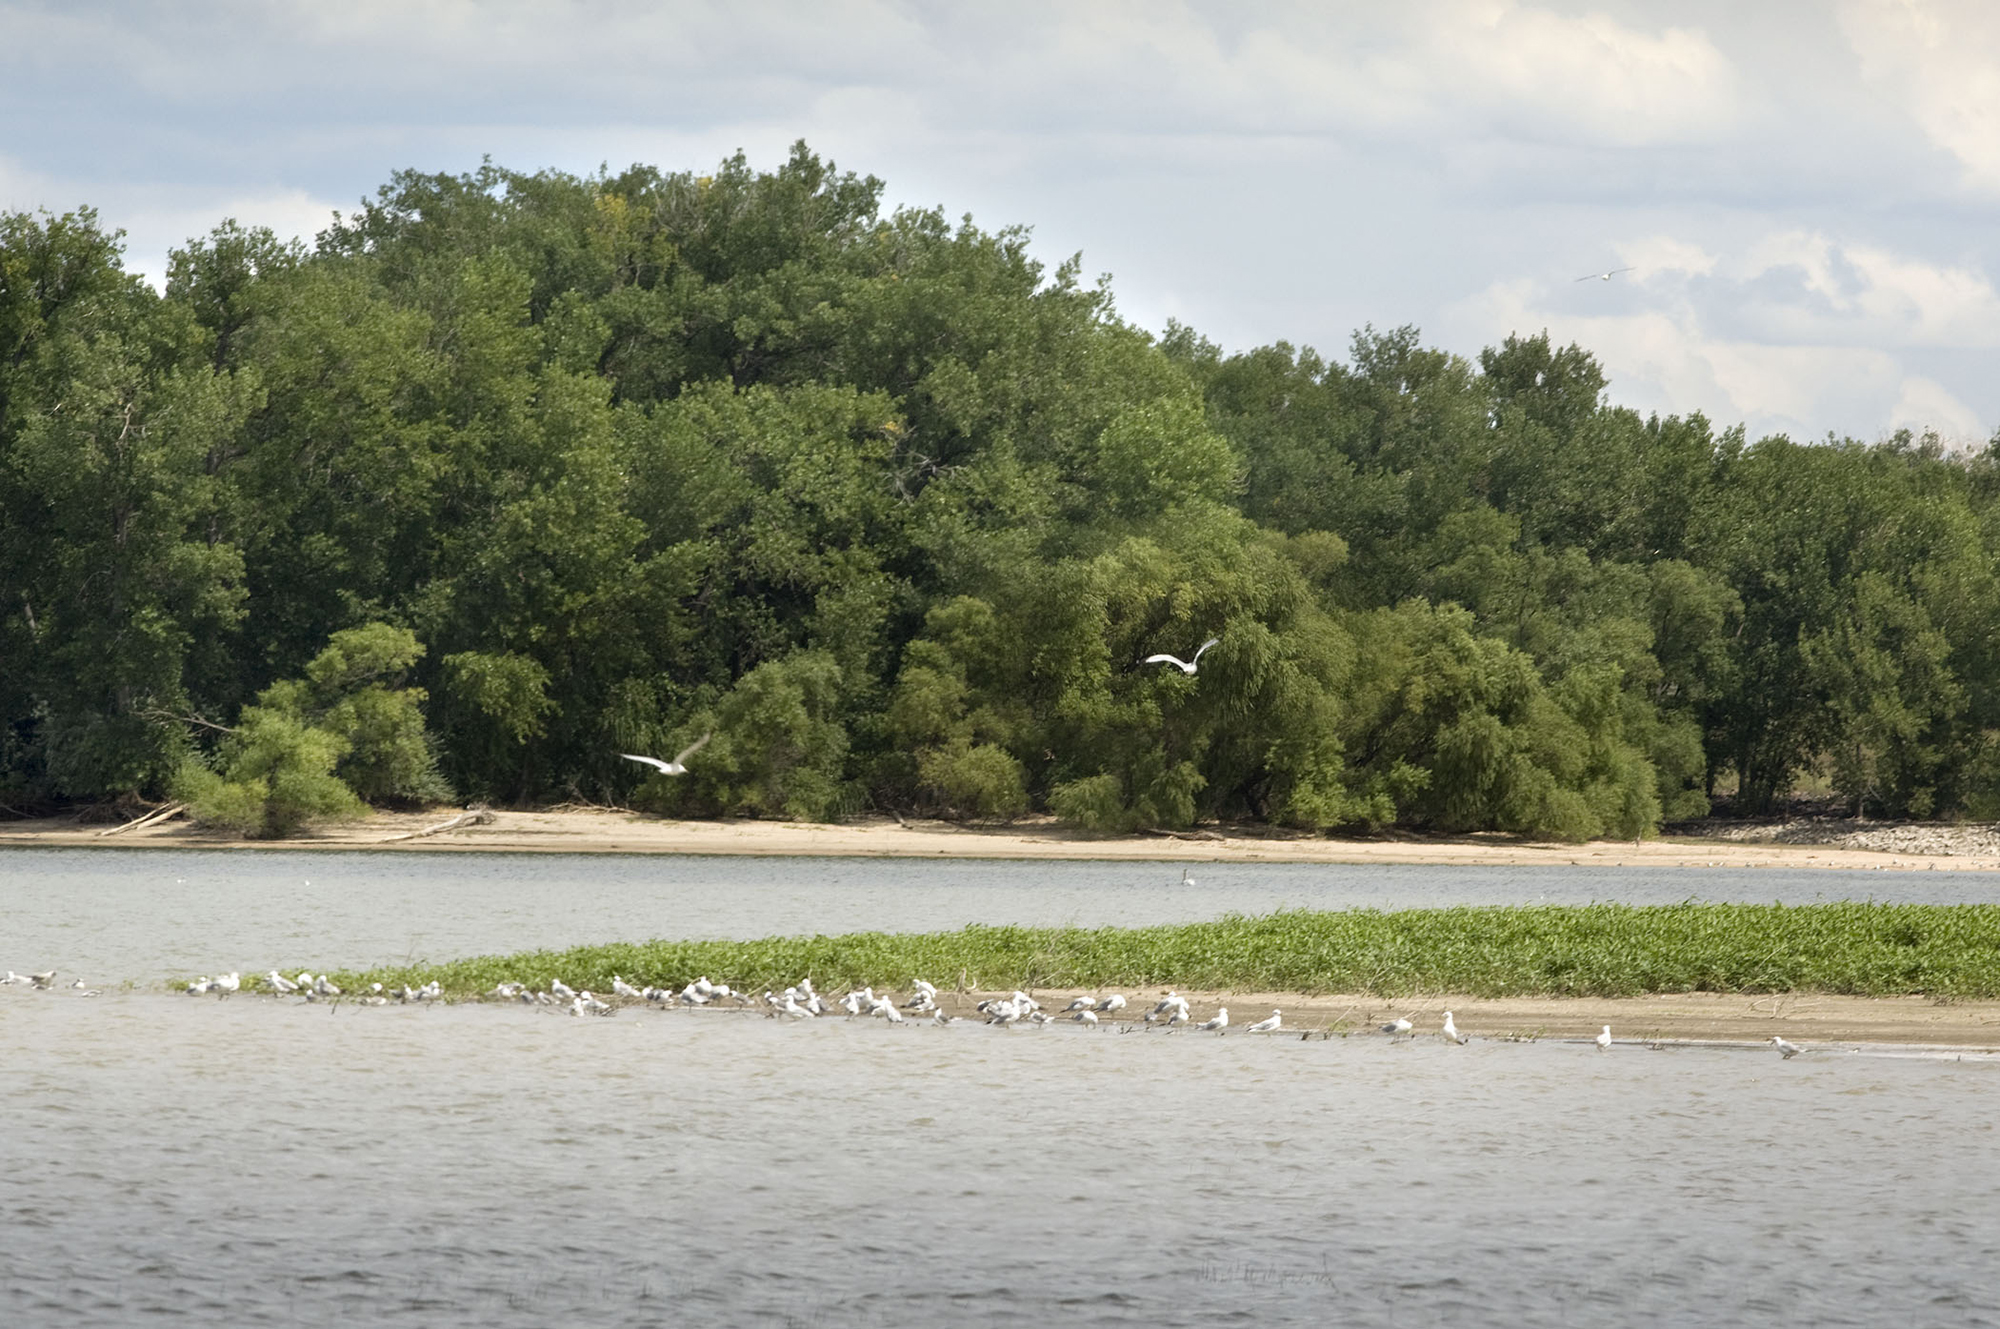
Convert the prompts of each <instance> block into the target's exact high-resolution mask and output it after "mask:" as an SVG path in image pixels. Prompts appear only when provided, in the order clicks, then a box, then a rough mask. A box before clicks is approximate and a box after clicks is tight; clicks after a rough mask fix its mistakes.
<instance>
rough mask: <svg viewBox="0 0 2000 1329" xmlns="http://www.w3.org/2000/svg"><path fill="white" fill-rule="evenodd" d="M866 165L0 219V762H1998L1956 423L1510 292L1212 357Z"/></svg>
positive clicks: (1032, 781) (886, 793) (1, 789)
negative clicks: (1755, 408) (1710, 370)
mask: <svg viewBox="0 0 2000 1329" xmlns="http://www.w3.org/2000/svg"><path fill="white" fill-rule="evenodd" d="M881 191H882V186H881V182H879V181H877V180H875V179H873V178H870V177H859V176H856V175H854V174H851V173H842V172H839V171H838V170H837V169H836V168H835V167H834V166H833V165H832V164H831V163H828V162H824V161H822V160H821V159H820V158H819V157H817V156H816V155H814V154H813V153H812V152H810V151H809V150H808V149H807V148H806V147H805V146H804V145H799V146H798V147H796V148H795V149H794V150H793V152H792V154H791V157H790V159H789V160H788V161H787V162H786V163H785V164H784V165H783V166H781V167H780V168H778V169H777V170H775V171H770V172H757V171H753V170H752V169H751V168H750V167H749V166H748V164H747V163H746V162H745V160H744V159H743V157H742V156H741V155H738V156H737V157H735V158H732V159H730V160H728V161H725V162H723V163H721V165H720V166H719V167H718V168H717V169H716V170H715V171H714V173H713V174H709V175H699V176H697V175H694V174H687V173H683V174H665V173H662V172H660V171H658V170H655V169H653V168H650V167H643V166H635V167H633V168H632V169H630V170H628V171H625V172H623V173H620V174H616V175H612V174H609V173H600V174H598V175H595V176H591V177H584V178H580V177H576V176H571V175H566V174H561V173H555V172H541V173H537V174H523V173H518V172H513V171H507V170H503V169H500V168H498V167H494V166H492V165H490V164H489V165H487V166H485V167H483V168H482V169H481V170H479V171H477V172H474V173H471V174H466V175H456V176H454V175H425V174H418V173H415V172H404V173H401V174H398V175H396V176H395V177H393V178H392V179H391V180H390V182H389V183H388V184H386V185H385V186H383V187H382V189H381V190H380V191H379V192H378V193H377V194H376V196H375V197H373V198H372V199H370V200H367V201H366V202H365V203H364V204H363V205H362V206H361V207H360V208H359V210H358V211H356V212H355V213H353V214H352V215H347V216H339V217H336V218H335V219H334V221H333V223H332V224H331V225H330V226H329V228H328V229H327V230H326V231H325V232H323V233H322V234H321V235H320V236H319V237H318V239H317V242H316V244H314V245H313V246H312V247H310V248H308V247H306V246H304V245H301V244H299V243H297V242H286V241H281V240H279V239H278V238H276V237H275V236H273V235H272V234H271V233H270V232H269V231H265V230H258V229H248V228H244V227H241V226H238V225H236V224H235V223H233V222H225V223H223V224H222V225H221V226H219V227H218V228H216V229H215V230H214V231H213V232H212V233H210V234H209V235H207V236H205V237H202V238H200V239H197V240H194V241H191V242H190V243H189V244H188V245H187V246H186V247H185V248H184V249H181V250H178V251H176V252H175V253H174V254H173V255H172V258H171V263H170V266H169V270H168V273H167V276H166V280H165V282H164V288H163V289H162V290H160V291H155V290H154V289H153V288H152V287H150V286H148V285H147V284H146V283H145V282H143V281H142V280H140V279H139V278H138V277H136V276H135V275H133V274H130V273H127V272H126V271H125V270H124V268H123V266H122V253H121V247H120V240H119V237H118V235H117V234H116V233H112V232H107V231H106V230H105V229H104V228H103V227H102V226H101V225H100V224H99V222H98V220H97V218H96V216H95V215H94V214H93V213H92V212H90V211H88V210H79V211H77V212H74V213H69V214H65V215H61V216H56V215H51V214H47V213H39V214H28V213H12V214H6V215H4V216H0V587H4V602H0V717H4V721H5V723H4V727H0V804H5V805H6V806H8V807H11V808H15V809H20V808H26V807H37V806H39V807H46V806H54V805H60V804H62V803H65V802H77V801H91V800H103V799H109V798H116V797H119V796H123V795H134V794H136V795H139V796H142V797H147V798H158V797H167V796H172V797H176V798H180V799H184V800H187V801H190V802H192V803H193V804H194V805H195V806H196V808H197V809H198V810H199V811H200V813H201V815H202V816H203V817H204V818H205V819H207V820H210V821H213V822H215V823H216V824H219V825H228V826H235V827H238V828H241V829H245V830H252V831H261V832H265V833H282V832H284V831H285V830H288V829H290V828H291V827H293V826H295V825H297V824H299V823H300V822H301V821H304V820H307V819H310V818H312V817H315V816H326V815H338V814H340V813H343V812H351V811H353V810H355V809H357V808H358V807H359V806H360V803H361V801H362V800H366V801H370V802H378V803H380V802H391V803H393V802H399V801H400V802H411V803H419V802H426V801H434V800H439V799H444V798H449V797H464V798H474V797H476V798H483V799H488V800H497V801H503V802H508V803H535V802H553V801H562V800H585V801H590V802H615V803H620V804H624V805H628V806H635V807H642V808H646V809H650V810H657V811H661V812H671V813H676V814H681V815H746V816H785V817H796V818H836V817H840V816H843V815H849V814H853V813H856V812H859V811H863V810H867V809H870V808H875V809H896V810H905V811H914V812H920V813H927V814H934V815H942V816H948V817H1005V816H1012V815H1017V814H1021V813H1026V812H1030V811H1047V812H1052V813H1054V814H1056V815H1058V816H1060V817H1062V818H1064V819H1066V820H1068V821H1070V822H1072V823H1075V824H1077V825H1080V826H1084V827H1089V828H1094V829H1102V830H1124V829H1131V828H1135V827H1150V826H1160V827H1173V826H1185V825H1188V824H1190V823H1193V822H1196V821H1199V820H1203V819H1209V818H1231V819H1234V818H1249V819H1261V820H1264V821H1267V822H1271V823H1277V824H1283V825H1287V826H1298V827H1309V828H1333V827H1361V826H1384V825H1390V824H1396V825H1403V826H1410V827H1419V828H1428V829H1435V830H1440V831H1471V830H1500V831H1509V832H1518V833H1524V834H1534V835H1543V836H1556V837H1565V838H1572V839H1582V838H1588V837H1592V836H1598V835H1618V836H1639V835H1645V834H1648V833H1651V832H1652V831H1654V830H1655V829H1656V828H1657V827H1658V826H1659V824H1660V823H1661V822H1662V821H1663V820H1672V819H1682V818H1688V817H1693V816H1698V815H1702V814H1704V813H1705V812H1707V811H1708V809H1709V807H1710V800H1711V799H1712V798H1713V797H1714V796H1715V795H1716V794H1717V792H1718V790H1719V789H1720V790H1726V791H1729V792H1731V793H1733V795H1734V799H1733V806H1735V807H1736V808H1738V809H1741V810H1745V811H1750V812H1756V811H1761V810H1764V809H1768V808H1770V807H1772V806H1773V805H1775V804H1776V803H1777V802H1778V801H1779V800H1781V799H1783V798H1785V797H1786V796H1787V795H1788V794H1789V793H1790V792H1791V791H1792V790H1793V789H1795V788H1797V787H1799V786H1800V785H1801V784H1802V783H1806V784H1809V785H1811V787H1814V788H1823V789H1827V790H1831V791H1833V792H1834V793H1835V794H1837V796H1838V797H1839V798H1841V799H1842V800H1844V801H1845V803H1846V804H1847V805H1848V806H1849V807H1850V808H1851V809H1853V810H1855V811H1864V812H1868V813H1871V814H1876V815H1883V816H1912V817H1946V816H1970V817H1992V816H1997V815H2000V753H1996V744H1995V740H1994V736H1995V733H1996V730H2000V687H1997V686H1996V684H2000V660H1996V658H1995V650H1996V646H1995V641H1994V626H1993V625H1994V624H1995V623H1996V622H2000V612H1996V611H2000V591H1997V590H1996V583H1995V576H1994V572H1995V552H1996V548H2000V503H1996V494H1997V493H2000V482H1996V476H2000V467H1996V454H1995V452H1994V451H1993V450H1992V449H1989V450H1988V451H1987V452H1985V453H1982V454H1980V455H1978V456H1975V457H1969V458H1964V457H1948V456H1946V455H1944V453H1943V451H1942V449H1941V448H1940V447H1939V446H1938V444H1937V442H1936V440H1935V439H1932V438H1922V439H1919V438H1913V437H1911V436H1909V435H1908V434H1898V435H1896V436H1895V437H1893V438H1890V439H1888V440H1886V441H1883V442H1877V443H1872V444H1864V443H1860V442H1855V441H1852V440H1833V439H1829V440H1827V441H1825V442H1817V443H1811V444H1800V443H1796V442H1793V441H1790V440H1788V439H1785V438H1782V437H1773V438H1765V439H1761V440H1758V441H1756V442H1751V441H1749V440H1748V439H1747V438H1746V437H1745V435H1744V433H1743V431H1742V430H1741V429H1733V430H1722V431H1719V432H1718V431H1717V430H1716V428H1715V427H1714V426H1712V425H1711V424H1710V422H1709V421H1707V420H1706V419H1704V418H1702V417H1701V416H1699V415H1695V416H1687V417H1664V418H1662V417H1657V416H1655V417H1644V418H1642V417H1641V416H1639V415H1638V414H1636V413H1634V412H1632V411H1630V410H1627V409H1624V408H1620V407H1616V406H1613V405H1610V404H1608V403H1607V401H1606V393H1605V387H1606V384H1605V379H1604V376H1603V374H1602V372H1601V370H1600V368H1599V367H1598V365H1597V364H1596V363H1595V361H1593V359H1592V358H1591V357H1590V355H1589V354H1588V353H1587V352H1586V351H1584V350H1582V349H1580V348H1578V347H1576V346H1567V347H1557V346H1555V345H1553V344H1552V343H1551V341H1550V339H1549V338H1548V337H1547V336H1546V334H1543V335H1538V336H1514V337H1510V338H1508V339H1507V341H1506V342H1505V344H1504V345H1502V346H1499V347H1495V348H1490V349H1488V350H1486V351H1485V352H1483V353H1482V354H1481V355H1480V356H1479V359H1478V362H1477V363H1476V364H1475V363H1472V362H1469V361H1467V360H1465V359H1463V358H1461V357H1458V356H1455V355H1451V354H1448V353H1446V352H1443V351H1440V350H1437V349H1434V348H1430V347H1426V346H1425V345H1423V344H1422V342H1421V340H1420V338H1419V336H1418V334H1417V333H1416V331H1415V330H1414V329H1409V328H1400V329H1396V330H1393V331H1387V332H1382V331H1377V330H1374V329H1365V330H1363V331H1362V332H1361V333H1359V334H1358V335H1357V336H1356V337H1355V338H1354V342H1353V345H1352V346H1351V348H1349V354H1348V356H1347V358H1346V359H1345V360H1344V361H1342V360H1332V359H1326V358H1323V357H1321V356H1320V355H1319V354H1317V353H1315V352H1313V351H1311V350H1307V349H1299V348H1295V347H1292V346H1289V345H1286V344H1283V343H1280V344H1277V345H1273V346H1268V347H1262V348H1259V349H1256V350H1252V351H1249V352H1246V353H1242V354H1233V355H1232V354H1224V353H1223V352H1222V351H1220V350H1219V349H1218V348H1217V347H1216V346H1214V345H1213V344H1211V343H1209V342H1208V341H1206V340H1204V339H1203V338H1202V337H1201V336H1200V335H1199V334H1198V333H1196V332H1195V331H1193V330H1191V329H1188V328H1185V327H1181V326H1177V325H1176V326H1170V327H1169V328H1168V330H1167V331H1166V333H1165V334H1164V335H1161V336H1154V335H1150V334H1148V333H1147V332H1145V331H1143V330H1141V329H1139V328H1136V327H1134V326H1132V325H1130V324H1129V323H1127V322H1125V321H1123V320H1122V319H1121V318H1120V317H1119V316H1118V313H1117V310H1116V307H1115V305H1114V303H1113V300H1112V294H1111V291H1110V289H1109V286H1108V285H1107V284H1106V283H1104V282H1098V283H1095V284H1092V283H1088V282H1085V281H1084V280H1082V279H1081V275H1080V267H1079V264H1078V262H1077V261H1075V260H1072V261H1070V262H1067V263H1064V264H1062V265H1060V266H1058V267H1055V268H1054V269H1053V270H1051V269H1049V268H1046V267H1045V266H1043V265H1042V264H1040V263H1038V262H1037V261H1036V260H1034V259H1033V258H1031V257H1030V255H1029V252H1028V244H1027V242H1028V236H1027V234H1026V232H1024V231H1022V230H1019V229H1006V230H999V231H985V230H981V229H980V228H978V227H977V226H975V225H974V224H973V223H972V222H971V220H970V219H966V220H964V221H961V222H958V223H953V222H951V221H950V220H948V219H947V217H946V216H945V215H944V213H943V212H942V211H939V210H929V211H926V210H918V209H898V210H894V211H889V212H885V211H884V209H883V208H882V206H881ZM1210 637H1216V638H1219V639H1220V640H1219V643H1218V644H1217V645H1216V646H1214V647H1213V648H1212V649H1211V650H1210V651H1209V652H1208V653H1207V654H1206V655H1205V656H1204V657H1203V658H1202V660H1201V663H1200V668H1199V671H1198V672H1197V673H1194V674H1184V673H1182V672H1181V671H1180V670H1178V669H1174V668H1172V667H1169V666H1157V665H1156V666H1144V665H1142V664H1140V663H1139V662H1140V661H1141V660H1142V658H1143V657H1144V656H1146V655H1148V654H1152V653H1155V652H1172V653H1176V654H1179V655H1181V656H1182V657H1184V658H1185V657H1186V656H1187V655H1189V654H1191V653H1192V652H1193V650H1194V649H1195V648H1196V647H1197V646H1198V645H1199V644H1200V643H1201V642H1203V641H1205V640H1207V639H1208V638H1210ZM709 733H712V734H713V735H714V738H713V739H712V741H711V742H710V743H709V744H708V746H707V747H705V748H704V749H703V750H702V751H701V753H700V755H699V757H698V758H695V759H692V760H691V761H690V763H689V766H690V769H689V770H688V772H687V773H686V774H685V775H682V776H665V775H659V774H655V773H651V772H649V771H647V770H646V769H644V768H642V767H640V766H638V765H637V764H635V763H632V762H629V761H626V760H625V759H624V758H623V757H622V756H621V755H620V754H621V753H652V754H660V755H670V754H672V753H674V752H676V751H679V750H680V749H682V748H684V747H686V746H687V745H688V744H689V743H691V742H693V741H694V740H695V739H697V738H699V737H700V736H702V735H703V734H709Z"/></svg>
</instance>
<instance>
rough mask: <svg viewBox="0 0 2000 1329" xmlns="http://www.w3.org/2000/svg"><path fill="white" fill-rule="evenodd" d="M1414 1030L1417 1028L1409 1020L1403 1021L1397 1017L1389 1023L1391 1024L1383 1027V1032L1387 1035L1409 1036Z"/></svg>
mask: <svg viewBox="0 0 2000 1329" xmlns="http://www.w3.org/2000/svg"><path fill="white" fill-rule="evenodd" d="M1414 1028H1416V1026H1415V1025H1413V1024H1411V1023H1410V1022H1409V1021H1408V1020H1405V1019H1403V1018H1402V1017H1401V1016H1397V1017H1396V1018H1395V1019H1393V1020H1391V1021H1389V1023H1387V1024H1385V1025H1383V1026H1382V1032H1383V1033H1385V1034H1407V1033H1409V1032H1410V1031H1411V1030H1412V1029H1414Z"/></svg>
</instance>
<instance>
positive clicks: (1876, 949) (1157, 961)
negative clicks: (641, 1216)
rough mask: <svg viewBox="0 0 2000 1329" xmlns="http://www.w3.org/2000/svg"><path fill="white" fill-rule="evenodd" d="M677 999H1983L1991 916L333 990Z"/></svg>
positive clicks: (610, 960)
mask: <svg viewBox="0 0 2000 1329" xmlns="http://www.w3.org/2000/svg"><path fill="white" fill-rule="evenodd" d="M614 973H615V974H618V975H620V976H622V977H623V978H624V979H625V981H627V982H629V983H632V984H635V985H641V986H643V985H648V984H650V985H653V986H655V987H663V988H674V989H678V988H679V987H681V986H682V985H684V984H686V983H688V982H690V981H691V980H693V979H694V978H695V977H697V976H706V977H708V978H710V979H712V980H714V981H716V982H719V983H728V984H730V985H732V986H734V987H736V988H737V989H739V990H743V991H749V992H753V993H755V992H761V991H763V990H764V989H765V988H767V987H768V988H783V987H784V986H786V985H788V984H791V983H796V982H797V981H798V980H799V979H801V978H805V977H808V976H809V977H811V978H812V979H813V981H814V983H815V984H816V985H817V986H818V987H819V989H820V990H821V991H822V992H829V991H839V990H843V989H845V988H847V987H850V986H852V987H861V986H864V985H872V986H874V987H878V988H887V989H900V987H901V986H902V985H905V984H907V983H908V982H909V981H910V980H911V978H913V977H921V978H928V979H929V980H930V981H932V982H935V983H938V984H940V985H941V986H947V987H949V986H952V985H955V984H959V983H961V982H962V983H963V984H964V985H965V986H966V987H968V988H975V989H993V988H1011V987H1022V988H1030V989H1034V988H1104V987H1126V988H1143V987H1154V986H1173V987H1184V988H1191V989H1197V990H1204V989H1212V990H1221V991H1239V992H1243V991H1268V992H1302V993H1321V992H1354V993H1369V994H1372V995H1376V996H1381V997H1400V996H1407V995H1409V994H1411V993H1415V992H1419V991H1431V992H1463V993H1469V994H1471V995H1475V996H1485V997H1504V996H1563V997H1629V996H1640V995H1646V994H1653V993H1666V992H1741V993H1773V992H1824V993H1841V994H1852V995H1859V996H1910V995H1928V996H1932V997H1937V998H1966V997H1993V996H2000V905H1990V904H1966V905H1910V904H1868V903H1843V904H1813V905H1777V904H1772V905H1745V904H1695V903H1686V904H1678V905H1658V906H1653V905H1645V906H1637V905H1618V904H1594V905H1582V906H1567V905H1525V906H1503V907H1480V908H1472V907H1463V908H1453V909H1406V910H1398V911H1395V912H1391V913H1384V912H1381V911H1378V910H1373V909H1356V910H1346V911H1341V912H1324V911H1309V910H1287V911H1283V912H1279V913H1275V914H1269V915H1263V916H1257V917H1246V916H1243V915H1230V916H1228V917H1225V918H1221V919H1217V920H1215V921H1213V922H1206V923H1177V924H1170V925H1162V926H1157V927H1138V928H1123V927H1105V928H1075V927H1066V928H1029V927H995V926H986V925H974V926H971V927H966V928H963V929H960V930H958V931H955V932H928V933H885V932H856V933H848V934H845V935H842V936H832V937H829V936H811V937H767V938H762V939H759V940H754V941H648V942H628V943H613V944H610V945H603V946H579V947H575V948H573V949H570V950H564V951H528V952H523V953H521V954H517V955H505V956H480V957H475V958H471V959H465V960H456V961H451V962H448V963H444V964H417V965H407V966H395V967H389V968H383V969H376V970H371V971H368V972H365V973H360V972H350V973H342V974H337V975H335V979H336V981H338V982H341V983H342V984H343V986H348V987H349V989H350V990H352V987H353V985H355V984H362V985H365V984H367V983H369V982H380V983H382V984H384V985H385V986H390V987H394V986H397V985H400V984H404V983H407V984H410V985H411V986H419V985H422V984H424V983H427V982H430V981H431V980H433V979H436V980H437V981H438V982H440V983H441V984H443V986H444V989H445V992H446V993H447V994H449V995H452V996H459V997H464V996H472V995H477V994H479V993H482V992H485V991H487V990H489V989H491V988H492V987H493V986H494V985H495V984H497V983H500V982H502V981H515V982H523V983H527V984H529V985H530V986H532V987H538V988H541V987H546V986H547V984H548V982H549V980H550V979H556V978H559V979H561V980H563V981H564V982H566V983H568V984H569V985H570V986H572V987H576V988H589V989H592V990H597V991H603V990H605V989H608V988H609V986H610V983H611V976H612V975H613V974H614Z"/></svg>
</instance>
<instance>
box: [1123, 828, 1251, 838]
mask: <svg viewBox="0 0 2000 1329" xmlns="http://www.w3.org/2000/svg"><path fill="white" fill-rule="evenodd" d="M1139 834H1141V835H1164V836H1165V837H1167V839H1169V840H1218V841H1219V840H1226V839H1228V838H1229V837H1228V836H1226V835H1217V834H1216V833H1215V832H1214V831H1169V830H1165V829H1162V828H1161V827H1158V826H1142V827H1140V828H1139Z"/></svg>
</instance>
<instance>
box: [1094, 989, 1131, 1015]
mask: <svg viewBox="0 0 2000 1329" xmlns="http://www.w3.org/2000/svg"><path fill="white" fill-rule="evenodd" d="M1097 1009H1098V1010H1100V1011H1122V1010H1124V1009H1125V998H1123V997H1121V996H1119V995H1118V994H1117V993H1116V992H1114V993H1112V994H1111V995H1110V996H1108V997H1106V998H1105V999H1104V1000H1103V1001H1100V1002H1098V1003H1097Z"/></svg>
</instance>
